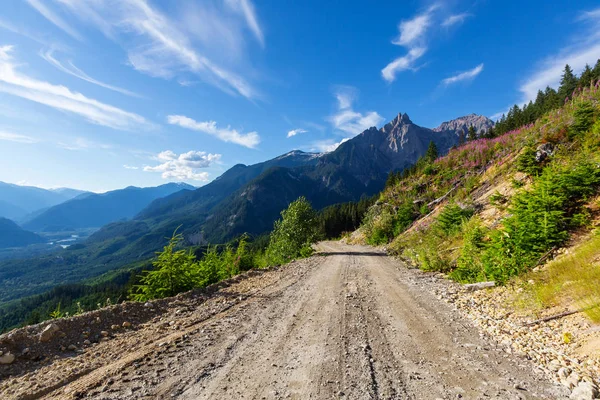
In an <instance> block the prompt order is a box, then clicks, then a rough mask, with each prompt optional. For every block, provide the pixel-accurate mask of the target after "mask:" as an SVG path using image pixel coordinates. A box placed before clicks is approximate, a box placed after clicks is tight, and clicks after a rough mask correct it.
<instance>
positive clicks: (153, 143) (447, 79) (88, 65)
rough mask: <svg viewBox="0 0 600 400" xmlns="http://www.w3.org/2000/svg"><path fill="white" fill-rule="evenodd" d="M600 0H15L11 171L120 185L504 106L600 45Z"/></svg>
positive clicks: (1, 109) (4, 108) (9, 79)
mask: <svg viewBox="0 0 600 400" xmlns="http://www.w3.org/2000/svg"><path fill="white" fill-rule="evenodd" d="M599 27H600V8H599V7H598V3H597V2H596V1H585V0H580V1H573V2H564V1H554V2H548V1H541V0H532V1H519V2H517V1H502V2H501V1H491V0H479V1H477V0H471V1H459V0H456V1H438V2H424V1H398V0H396V1H384V0H380V1H376V2H373V1H354V0H345V1H326V2H324V1H316V0H303V1H298V2H291V1H285V2H284V1H260V2H259V1H257V0H254V1H252V0H214V1H213V0H197V1H192V0H177V1H175V0H173V1H166V0H165V1H158V0H155V1H151V0H147V1H145V0H7V2H6V4H3V12H2V15H1V16H0V180H1V181H6V182H11V183H20V184H29V185H35V186H41V187H61V186H67V187H74V188H80V189H87V190H93V191H106V190H112V189H117V188H121V187H124V186H128V185H136V186H154V185H159V184H162V183H166V182H168V181H185V182H188V183H190V184H193V185H196V186H200V185H203V184H205V183H206V182H208V181H210V180H212V179H214V178H216V177H217V176H218V175H220V174H221V173H222V172H223V171H225V170H226V169H228V168H230V167H231V166H233V165H235V164H237V163H245V164H251V163H256V162H259V161H263V160H266V159H269V158H272V157H275V156H277V155H280V154H282V153H285V152H287V151H290V150H292V149H302V150H306V151H326V150H330V149H333V148H334V147H335V145H336V144H337V143H339V142H341V141H343V140H346V139H347V138H350V137H353V136H354V135H356V134H358V133H360V132H361V131H362V130H364V129H366V128H368V127H370V126H381V125H382V124H383V123H385V122H386V121H388V120H391V119H392V118H394V116H395V115H397V114H398V113H399V112H406V113H408V114H409V115H410V117H411V119H412V120H413V121H414V122H415V123H417V124H419V125H422V126H427V127H434V126H437V125H439V124H440V123H441V122H443V121H446V120H449V119H452V118H456V117H458V116H462V115H465V114H469V113H477V114H483V115H487V116H494V115H498V114H499V113H501V112H502V111H504V110H506V109H507V108H508V107H509V106H511V105H512V104H514V103H522V102H523V101H526V100H529V99H530V98H532V97H533V96H535V93H536V92H537V89H538V88H544V87H545V86H547V85H550V86H556V84H557V83H558V81H559V79H560V73H561V71H562V68H563V67H564V64H565V63H567V62H568V63H570V64H571V65H572V66H573V68H574V70H575V71H576V72H579V71H580V70H581V69H582V68H583V67H584V66H585V64H586V63H590V64H592V65H593V64H594V63H595V61H596V59H597V58H599V57H600V28H599Z"/></svg>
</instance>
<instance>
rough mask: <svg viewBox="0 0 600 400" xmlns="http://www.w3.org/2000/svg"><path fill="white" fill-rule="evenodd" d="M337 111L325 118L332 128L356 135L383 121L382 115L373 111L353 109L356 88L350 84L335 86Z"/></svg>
mask: <svg viewBox="0 0 600 400" xmlns="http://www.w3.org/2000/svg"><path fill="white" fill-rule="evenodd" d="M334 95H335V98H336V99H337V108H338V111H337V112H336V113H335V114H333V115H331V116H329V117H328V118H327V120H328V121H329V122H330V123H331V124H332V125H333V128H334V129H336V130H339V131H342V132H345V133H349V134H352V135H357V134H359V133H361V132H363V131H364V130H366V129H368V128H370V127H372V126H377V125H379V124H380V123H381V122H383V117H382V116H381V115H379V114H378V113H377V112H375V111H368V112H365V113H364V114H363V113H360V112H357V111H354V109H353V104H354V102H355V100H356V99H357V98H358V90H357V89H356V88H354V87H352V86H336V87H335V91H334Z"/></svg>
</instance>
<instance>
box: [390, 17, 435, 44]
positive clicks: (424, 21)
mask: <svg viewBox="0 0 600 400" xmlns="http://www.w3.org/2000/svg"><path fill="white" fill-rule="evenodd" d="M430 25H431V12H429V11H428V12H426V13H424V14H420V15H417V16H416V17H414V18H413V19H409V20H406V21H401V22H400V24H399V25H398V30H399V31H400V34H399V36H398V37H397V38H396V39H394V40H393V41H392V43H393V44H395V45H398V46H406V47H409V46H412V45H413V44H415V42H418V41H421V40H422V39H423V36H424V35H425V33H426V32H427V29H428V28H429V26H430Z"/></svg>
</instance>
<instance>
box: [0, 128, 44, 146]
mask: <svg viewBox="0 0 600 400" xmlns="http://www.w3.org/2000/svg"><path fill="white" fill-rule="evenodd" d="M0 140H4V141H7V142H15V143H25V144H32V143H37V142H38V140H37V139H34V138H32V137H30V136H25V135H20V134H18V133H11V132H5V131H0Z"/></svg>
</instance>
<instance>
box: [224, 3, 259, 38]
mask: <svg viewBox="0 0 600 400" xmlns="http://www.w3.org/2000/svg"><path fill="white" fill-rule="evenodd" d="M225 3H226V4H227V5H228V6H229V7H230V8H231V9H233V10H235V11H237V12H239V13H241V14H242V15H243V16H244V19H245V20H246V23H247V24H248V27H249V28H250V30H252V32H253V33H254V36H256V39H257V40H258V41H259V43H260V44H261V46H263V47H264V45H265V36H264V35H263V32H262V29H261V27H260V25H259V24H258V19H257V18H256V12H255V10H254V5H253V4H252V2H251V1H250V0H225Z"/></svg>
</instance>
